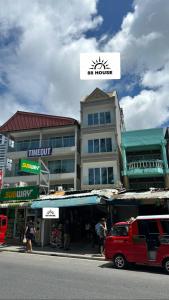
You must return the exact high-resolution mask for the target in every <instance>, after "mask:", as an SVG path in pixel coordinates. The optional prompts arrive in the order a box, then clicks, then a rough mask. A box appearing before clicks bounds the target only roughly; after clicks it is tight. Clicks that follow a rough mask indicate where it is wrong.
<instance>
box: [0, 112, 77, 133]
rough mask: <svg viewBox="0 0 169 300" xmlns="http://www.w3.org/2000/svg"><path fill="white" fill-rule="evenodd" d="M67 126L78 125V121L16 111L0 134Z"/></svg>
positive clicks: (1, 128) (3, 126) (0, 130)
mask: <svg viewBox="0 0 169 300" xmlns="http://www.w3.org/2000/svg"><path fill="white" fill-rule="evenodd" d="M68 125H78V121H77V120H75V119H72V118H66V117H58V116H51V115H44V114H37V113H31V112H24V111H17V112H16V113H15V114H14V115H13V116H12V117H11V118H10V119H9V120H8V121H7V122H5V123H4V124H3V125H2V126H1V127H0V133H5V132H13V131H21V130H30V129H38V128H46V127H58V126H68Z"/></svg>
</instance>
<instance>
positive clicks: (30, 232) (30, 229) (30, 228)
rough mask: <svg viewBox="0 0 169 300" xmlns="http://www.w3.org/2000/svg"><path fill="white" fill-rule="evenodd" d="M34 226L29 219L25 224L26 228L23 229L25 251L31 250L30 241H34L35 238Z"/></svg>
mask: <svg viewBox="0 0 169 300" xmlns="http://www.w3.org/2000/svg"><path fill="white" fill-rule="evenodd" d="M35 233H36V230H35V227H34V224H33V221H32V220H30V221H29V223H28V225H27V226H26V230H25V237H26V241H27V242H26V251H27V252H30V253H31V252H32V242H34V240H35Z"/></svg>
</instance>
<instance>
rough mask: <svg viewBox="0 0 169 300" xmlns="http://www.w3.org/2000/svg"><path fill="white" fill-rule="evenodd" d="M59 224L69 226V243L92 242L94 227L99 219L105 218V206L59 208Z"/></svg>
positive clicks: (106, 213) (106, 215)
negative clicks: (66, 222) (66, 223)
mask: <svg viewBox="0 0 169 300" xmlns="http://www.w3.org/2000/svg"><path fill="white" fill-rule="evenodd" d="M59 213H60V220H59V221H60V223H61V224H62V225H63V228H64V223H65V221H66V220H69V224H70V236H71V242H86V243H87V242H92V238H93V233H94V232H95V225H96V223H97V222H98V221H99V220H100V219H101V218H107V217H108V212H107V206H106V205H91V206H81V207H80V206H76V207H66V208H60V212H59Z"/></svg>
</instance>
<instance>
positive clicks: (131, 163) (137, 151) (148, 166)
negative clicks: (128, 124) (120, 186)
mask: <svg viewBox="0 0 169 300" xmlns="http://www.w3.org/2000/svg"><path fill="white" fill-rule="evenodd" d="M121 148H122V158H123V171H122V175H123V181H124V186H125V187H126V189H131V190H147V189H149V188H151V187H154V188H164V187H165V188H169V177H168V176H169V175H168V174H169V170H168V161H167V154H166V140H165V130H164V129H163V128H152V129H144V130H136V131H126V132H123V133H122V144H121Z"/></svg>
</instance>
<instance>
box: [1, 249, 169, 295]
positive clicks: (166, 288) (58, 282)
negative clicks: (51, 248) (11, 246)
mask: <svg viewBox="0 0 169 300" xmlns="http://www.w3.org/2000/svg"><path fill="white" fill-rule="evenodd" d="M0 299H169V275H166V274H164V273H163V272H162V270H161V269H154V268H145V267H134V268H133V269H130V270H116V269H113V268H112V265H111V264H110V263H107V262H104V263H103V262H101V261H90V260H81V259H71V258H60V257H52V256H41V255H33V254H25V253H10V252H0Z"/></svg>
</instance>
